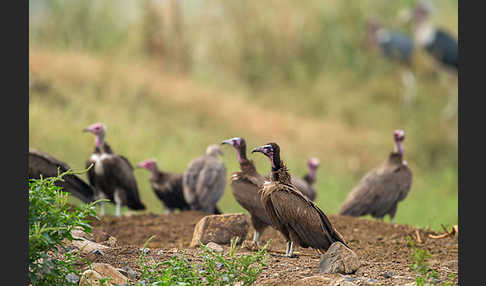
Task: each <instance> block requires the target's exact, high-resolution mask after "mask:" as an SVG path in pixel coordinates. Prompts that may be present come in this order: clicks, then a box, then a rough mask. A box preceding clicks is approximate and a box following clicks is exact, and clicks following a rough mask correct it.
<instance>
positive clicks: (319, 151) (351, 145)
mask: <svg viewBox="0 0 486 286" xmlns="http://www.w3.org/2000/svg"><path fill="white" fill-rule="evenodd" d="M414 2H415V1H411V0H408V1H405V0H403V1H392V2H390V1H385V0H380V1H371V0H366V1H350V0H343V1H334V0H327V1H317V0H311V1H307V2H306V3H305V5H303V4H302V3H297V2H293V1H276V0H271V1H264V2H261V1H258V2H257V1H220V2H200V1H175V0H166V1H156V0H153V1H151V0H144V1H114V0H105V1H94V0H85V1H76V2H73V1H62V0H44V1H40V0H35V1H34V0H30V1H29V5H30V29H29V37H30V94H29V98H30V102H29V103H30V104H29V127H30V129H29V135H30V136H29V145H30V146H32V147H35V148H39V149H41V150H43V151H46V152H49V153H51V154H53V155H54V156H57V157H58V158H59V159H62V160H65V161H66V162H68V163H69V164H70V165H71V166H72V167H73V168H75V169H77V170H79V169H82V168H84V162H85V160H86V159H87V158H88V157H89V155H90V153H91V152H92V150H93V146H94V139H93V138H92V136H89V135H87V134H83V133H82V132H81V130H82V128H84V127H86V126H88V125H89V124H92V123H94V122H98V121H103V122H105V123H106V124H107V126H108V132H107V137H106V140H107V141H108V142H109V143H110V144H111V146H112V147H113V149H114V150H115V152H118V153H120V154H123V155H125V156H127V158H129V159H130V161H131V162H132V163H133V164H136V163H138V162H139V161H141V160H143V159H146V158H155V159H157V160H158V162H159V166H160V167H161V168H163V169H165V170H167V171H172V172H183V171H184V169H185V167H186V166H187V164H188V162H189V161H190V160H192V159H194V158H195V157H197V156H200V155H201V154H203V153H204V150H205V149H206V146H207V145H209V144H212V143H219V142H221V141H222V140H224V139H227V138H230V137H234V136H241V137H244V138H245V139H246V140H247V144H248V145H249V148H251V147H254V146H257V145H261V144H263V143H267V142H270V141H276V142H278V143H279V144H280V146H281V149H282V158H283V159H284V160H285V161H286V162H287V165H288V167H289V168H290V170H291V171H292V172H293V173H294V174H295V175H297V176H302V175H304V173H305V172H306V160H307V158H309V157H311V156H316V157H318V158H320V160H321V168H320V169H319V170H318V181H317V190H318V197H317V200H316V202H317V204H318V205H319V206H320V207H321V208H322V209H323V210H324V211H325V212H326V213H329V214H334V213H337V212H338V210H339V206H340V204H341V203H342V202H343V200H344V198H345V197H346V195H347V193H348V192H349V191H350V190H351V188H352V187H353V186H354V185H356V184H357V183H358V181H359V179H360V178H361V177H362V176H363V175H364V174H365V173H366V172H367V171H368V170H370V169H371V168H373V167H375V166H376V165H378V164H379V163H381V162H382V161H383V160H385V158H386V156H387V155H388V153H389V152H390V151H392V150H393V140H392V133H393V130H394V129H397V128H402V129H404V130H405V132H406V139H405V159H406V160H407V162H408V164H409V166H410V167H411V168H412V170H413V173H414V181H413V185H412V189H411V192H410V194H409V196H408V197H407V199H406V200H405V201H403V202H402V203H401V204H400V205H399V207H398V212H397V215H396V222H398V223H406V224H411V225H416V226H421V227H431V228H434V229H440V228H439V227H440V225H441V224H457V210H458V205H457V202H458V183H457V179H458V175H457V171H458V143H457V130H458V129H457V114H455V115H453V116H452V117H444V116H443V114H442V112H443V109H444V108H445V106H446V105H447V104H448V103H449V101H450V100H451V98H456V97H457V76H453V75H451V74H449V73H447V72H445V71H443V70H441V69H437V68H436V64H435V62H434V61H433V60H432V59H430V58H429V57H428V55H427V54H426V53H424V52H423V51H421V50H418V51H417V53H416V54H415V55H414V65H413V72H414V74H415V77H416V91H417V95H416V97H414V98H413V100H412V102H411V103H410V104H405V103H404V94H405V93H406V90H405V88H404V85H403V83H402V73H403V71H404V68H403V67H402V66H400V65H398V64H396V63H394V62H391V61H388V60H386V59H383V57H382V56H381V54H380V53H379V51H377V50H376V49H366V48H365V46H364V45H363V40H364V37H365V34H364V32H365V26H364V22H365V20H366V19H367V18H368V17H370V16H375V17H377V18H378V19H380V20H381V22H383V23H384V24H386V25H387V26H389V27H394V28H397V29H400V30H402V31H404V32H409V31H410V27H409V26H403V24H401V23H400V21H399V20H398V16H397V15H399V14H400V13H401V12H402V11H404V9H407V8H409V7H411V5H413V4H414ZM434 4H435V6H434V7H435V13H434V14H433V19H432V21H433V22H434V23H436V24H438V25H440V26H443V27H445V28H446V29H448V30H449V31H451V32H452V33H453V34H455V35H457V17H458V15H457V2H455V1H440V2H439V1H437V2H434ZM223 152H224V153H225V154H224V157H223V161H224V162H225V164H226V166H227V168H228V177H229V173H230V172H233V171H235V170H237V169H238V165H237V162H236V154H235V151H234V150H232V149H230V148H229V147H223ZM250 157H251V158H253V159H254V160H255V162H256V164H257V168H258V170H259V171H260V172H261V173H267V172H268V170H269V164H268V162H267V161H266V160H265V158H262V157H263V156H258V155H255V156H253V155H250ZM135 175H136V177H137V179H138V181H139V187H140V189H141V192H142V193H141V197H142V200H143V201H144V203H145V204H146V205H147V206H148V211H151V212H155V213H161V212H163V209H162V205H161V203H160V202H159V201H158V200H157V198H156V197H155V195H154V194H153V193H152V190H151V189H150V185H149V183H148V179H149V174H148V172H146V171H144V170H136V171H135ZM218 205H219V206H220V208H221V209H222V210H223V211H225V212H235V211H243V209H242V208H241V207H240V206H239V205H238V204H237V203H236V201H235V200H234V198H233V197H232V194H231V191H230V188H229V186H228V188H227V192H226V193H225V195H224V197H223V198H222V200H221V201H220V202H219V204H218ZM108 211H110V210H108Z"/></svg>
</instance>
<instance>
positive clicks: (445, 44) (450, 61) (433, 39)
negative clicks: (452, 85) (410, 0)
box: [411, 3, 459, 72]
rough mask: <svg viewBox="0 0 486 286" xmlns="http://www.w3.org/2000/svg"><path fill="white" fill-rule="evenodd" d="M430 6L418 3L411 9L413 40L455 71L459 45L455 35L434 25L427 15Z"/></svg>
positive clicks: (456, 69)
mask: <svg viewBox="0 0 486 286" xmlns="http://www.w3.org/2000/svg"><path fill="white" fill-rule="evenodd" d="M430 10H431V9H430V7H429V6H428V5H425V3H418V4H417V5H416V6H415V8H414V9H413V12H412V16H411V19H412V20H413V22H414V30H415V31H414V34H415V41H416V42H417V44H418V45H419V46H421V47H423V48H425V50H426V51H427V52H428V53H429V54H430V55H431V56H432V57H434V58H435V59H436V60H437V61H438V62H440V63H441V64H442V65H444V66H445V67H448V68H449V69H451V70H454V71H455V72H457V71H458V69H459V45H458V42H457V39H456V37H454V36H452V35H451V34H450V33H449V32H447V31H445V30H444V29H441V28H437V27H434V26H433V25H432V23H430V21H428V19H427V18H428V17H429V14H430Z"/></svg>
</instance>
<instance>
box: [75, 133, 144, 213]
mask: <svg viewBox="0 0 486 286" xmlns="http://www.w3.org/2000/svg"><path fill="white" fill-rule="evenodd" d="M83 131H84V132H90V133H93V134H94V135H95V148H94V152H93V154H92V155H91V157H90V158H89V159H88V161H87V162H86V167H89V166H90V165H91V164H94V166H93V168H91V169H90V170H89V171H88V179H89V182H90V184H91V185H92V186H93V187H94V188H95V194H96V197H97V199H102V198H107V199H109V200H110V201H112V202H114V203H115V204H116V216H120V207H121V206H122V205H126V206H128V207H129V208H130V209H132V210H144V209H145V205H144V204H143V203H142V202H141V201H140V197H139V194H138V187H137V181H136V180H135V176H134V174H133V167H132V165H131V164H130V162H129V161H128V159H127V158H125V157H124V156H122V155H118V154H115V153H113V150H112V149H111V147H110V145H108V143H106V142H105V133H106V126H105V124H103V123H95V124H93V125H91V126H89V127H87V128H85V129H83ZM104 212H105V210H104V204H103V203H102V204H101V215H104Z"/></svg>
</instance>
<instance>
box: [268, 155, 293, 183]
mask: <svg viewBox="0 0 486 286" xmlns="http://www.w3.org/2000/svg"><path fill="white" fill-rule="evenodd" d="M270 180H271V181H273V182H280V183H283V184H290V174H289V172H288V169H287V167H286V166H285V164H284V163H283V162H282V161H280V159H279V160H278V161H276V162H275V164H274V166H272V175H271V177H270Z"/></svg>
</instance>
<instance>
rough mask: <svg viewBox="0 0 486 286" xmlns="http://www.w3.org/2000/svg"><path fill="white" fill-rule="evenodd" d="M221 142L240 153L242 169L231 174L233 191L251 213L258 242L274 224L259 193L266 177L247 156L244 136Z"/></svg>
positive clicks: (255, 242)
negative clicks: (264, 232) (266, 229)
mask: <svg viewBox="0 0 486 286" xmlns="http://www.w3.org/2000/svg"><path fill="white" fill-rule="evenodd" d="M221 144H228V145H231V146H233V147H234V148H235V149H236V153H237V154H238V163H239V164H240V169H241V171H239V172H234V173H232V174H231V191H232V193H233V196H234V197H235V200H236V201H237V202H238V203H239V204H240V205H241V206H242V207H243V208H244V209H245V210H247V211H248V213H250V219H251V223H252V225H253V228H254V229H255V233H254V235H253V243H254V244H257V243H258V240H259V238H260V235H261V234H262V233H263V231H264V230H265V228H267V227H268V226H269V225H272V222H271V221H270V218H269V217H268V216H267V213H266V212H265V208H264V207H263V205H262V201H261V200H260V194H259V189H260V187H261V186H262V185H263V183H264V182H265V178H264V177H263V176H262V175H260V174H259V173H258V172H257V170H256V168H255V165H254V164H253V160H248V158H247V157H246V142H245V140H244V139H243V138H241V137H235V138H231V139H228V140H225V141H223V142H222V143H221Z"/></svg>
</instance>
